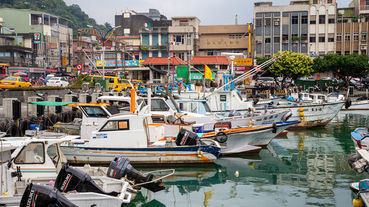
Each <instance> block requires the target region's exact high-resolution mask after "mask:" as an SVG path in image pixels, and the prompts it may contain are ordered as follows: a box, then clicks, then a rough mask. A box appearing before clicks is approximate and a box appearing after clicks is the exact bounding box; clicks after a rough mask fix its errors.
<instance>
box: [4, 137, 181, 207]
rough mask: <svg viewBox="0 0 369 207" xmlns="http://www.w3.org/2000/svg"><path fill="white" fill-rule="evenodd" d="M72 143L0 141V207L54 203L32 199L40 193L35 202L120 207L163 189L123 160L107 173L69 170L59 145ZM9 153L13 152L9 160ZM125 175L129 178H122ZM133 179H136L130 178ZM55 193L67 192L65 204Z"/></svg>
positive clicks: (25, 139) (38, 139)
mask: <svg viewBox="0 0 369 207" xmlns="http://www.w3.org/2000/svg"><path fill="white" fill-rule="evenodd" d="M75 138H76V137H75V136H62V137H60V136H54V137H51V136H48V137H40V136H36V137H32V138H28V137H10V138H1V139H0V146H1V147H0V150H1V154H2V155H3V156H1V158H3V159H2V160H1V165H0V166H1V177H0V178H1V184H2V188H1V196H0V203H1V204H4V205H5V206H19V205H20V203H23V204H24V202H29V201H28V200H29V199H31V200H32V201H31V202H32V204H33V206H38V204H40V203H43V204H45V203H46V204H47V202H48V201H49V202H53V201H55V200H52V199H51V200H49V199H46V200H44V199H43V198H36V197H34V194H33V193H32V192H36V191H40V197H44V195H49V196H50V198H51V197H53V196H56V197H57V198H55V199H56V200H58V199H61V200H58V202H60V203H63V202H66V203H69V202H70V203H69V204H70V205H67V206H91V205H94V206H105V205H106V203H109V204H113V205H118V206H120V205H123V204H128V203H130V201H131V200H133V199H134V198H135V195H136V193H137V192H138V190H140V187H144V188H147V189H148V190H151V191H154V192H156V191H158V190H162V189H164V188H163V187H162V183H161V178H160V179H156V180H153V174H151V173H148V174H146V175H142V174H141V173H139V172H137V171H135V170H134V168H132V167H131V166H130V164H129V160H128V159H126V158H115V159H114V160H113V161H112V162H111V164H110V166H109V168H101V167H99V168H91V167H89V166H85V167H83V168H73V167H70V166H68V165H65V164H64V165H63V163H64V162H66V159H65V157H64V155H63V153H62V152H61V150H60V144H61V143H63V142H70V141H73V140H74V139H75ZM10 150H13V152H12V154H11V155H10ZM5 155H6V156H5ZM82 169H83V170H82ZM113 170H114V171H118V172H119V173H114V175H113V173H111V171H113ZM162 171H165V170H162ZM168 171H171V173H169V174H168V175H166V176H170V175H171V174H173V172H174V171H173V170H167V172H168ZM87 172H88V173H87ZM109 172H110V173H109ZM131 172H132V173H131ZM57 173H58V174H57ZM127 173H128V177H125V176H126V175H127ZM96 174H97V175H96ZM118 174H119V175H118ZM133 174H134V175H136V176H132V175H133ZM89 175H94V176H92V177H90V176H89ZM166 176H164V177H166ZM66 180H68V182H67V183H66V182H65V181H66ZM31 183H33V185H32V184H31ZM54 184H55V185H54ZM53 187H54V188H53ZM59 191H60V192H64V193H66V194H64V195H65V199H63V198H64V195H61V194H60V192H59ZM22 194H23V196H22ZM43 194H44V195H43ZM60 196H61V197H60ZM37 203H38V204H37ZM23 204H21V205H20V206H23ZM36 204H37V205H36Z"/></svg>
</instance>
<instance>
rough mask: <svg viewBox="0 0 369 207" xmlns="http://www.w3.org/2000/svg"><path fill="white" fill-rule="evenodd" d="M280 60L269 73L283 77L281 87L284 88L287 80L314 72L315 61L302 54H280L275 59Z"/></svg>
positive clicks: (284, 52) (287, 52) (285, 52)
mask: <svg viewBox="0 0 369 207" xmlns="http://www.w3.org/2000/svg"><path fill="white" fill-rule="evenodd" d="M276 56H277V57H278V59H277V60H276V61H275V62H274V64H273V65H272V66H271V67H270V69H269V71H270V72H271V73H272V74H273V75H274V76H280V77H282V83H281V87H282V88H284V85H285V84H284V83H285V80H286V78H292V79H294V80H295V79H297V78H299V77H303V76H307V75H310V74H311V73H313V72H314V69H313V60H312V59H311V58H310V57H308V56H305V55H302V54H300V53H294V52H289V51H283V52H282V53H281V52H278V53H277V54H276V55H274V57H276Z"/></svg>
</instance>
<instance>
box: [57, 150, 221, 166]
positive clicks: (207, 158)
mask: <svg viewBox="0 0 369 207" xmlns="http://www.w3.org/2000/svg"><path fill="white" fill-rule="evenodd" d="M62 151H63V153H64V155H65V157H66V158H67V160H68V162H69V163H73V164H109V163H110V162H111V160H113V158H114V157H116V156H124V157H126V158H128V159H129V160H130V161H131V163H132V164H134V165H154V164H155V165H171V164H176V165H177V164H211V163H214V162H215V160H216V159H217V158H218V157H219V155H220V148H219V147H215V146H184V147H162V148H158V147H153V148H116V149H115V148H94V147H84V146H62Z"/></svg>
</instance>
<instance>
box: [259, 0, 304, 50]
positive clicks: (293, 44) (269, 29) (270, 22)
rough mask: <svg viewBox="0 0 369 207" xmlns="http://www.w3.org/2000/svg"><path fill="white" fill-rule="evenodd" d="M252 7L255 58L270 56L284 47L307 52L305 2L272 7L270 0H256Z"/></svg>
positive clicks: (284, 48)
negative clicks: (261, 0)
mask: <svg viewBox="0 0 369 207" xmlns="http://www.w3.org/2000/svg"><path fill="white" fill-rule="evenodd" d="M254 6H255V7H254V25H255V33H254V38H255V55H256V57H271V56H273V54H275V53H277V52H278V51H285V50H288V51H292V52H298V53H302V54H306V55H307V54H308V35H309V32H308V29H309V7H310V5H309V4H308V3H306V2H305V1H304V2H297V3H294V1H292V2H291V3H290V5H286V6H273V3H272V2H257V3H254Z"/></svg>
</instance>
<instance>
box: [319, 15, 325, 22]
mask: <svg viewBox="0 0 369 207" xmlns="http://www.w3.org/2000/svg"><path fill="white" fill-rule="evenodd" d="M319 24H325V15H319Z"/></svg>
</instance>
